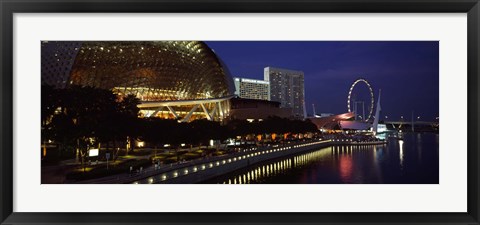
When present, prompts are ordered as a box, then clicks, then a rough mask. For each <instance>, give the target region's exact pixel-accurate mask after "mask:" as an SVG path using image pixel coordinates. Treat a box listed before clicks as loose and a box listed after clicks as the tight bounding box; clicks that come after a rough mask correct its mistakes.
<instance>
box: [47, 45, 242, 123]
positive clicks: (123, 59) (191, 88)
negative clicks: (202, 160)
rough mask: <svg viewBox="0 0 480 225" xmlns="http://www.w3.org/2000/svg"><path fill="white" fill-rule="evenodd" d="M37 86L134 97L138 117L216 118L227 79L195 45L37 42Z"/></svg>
mask: <svg viewBox="0 0 480 225" xmlns="http://www.w3.org/2000/svg"><path fill="white" fill-rule="evenodd" d="M42 84H49V85H53V86H55V87H57V88H65V87H68V86H71V85H79V86H90V87H95V88H102V89H108V90H112V91H114V92H115V93H117V94H118V95H119V96H120V97H122V96H126V95H134V96H136V97H137V98H138V99H140V101H141V104H140V105H139V108H141V109H142V111H141V114H142V115H144V116H159V117H162V118H176V119H179V120H181V121H191V120H193V119H199V118H207V119H210V120H222V119H223V118H225V117H226V116H227V115H228V112H229V110H230V105H229V101H228V100H229V99H230V98H231V97H233V94H234V91H235V90H234V89H235V86H234V84H233V79H232V77H231V75H230V72H229V71H228V68H227V67H226V66H225V65H224V63H223V62H222V61H221V59H220V58H219V57H217V55H216V54H215V53H214V52H213V50H212V49H210V48H209V47H208V46H207V45H206V44H205V43H204V42H200V41H86V42H64V41H53V42H49V41H43V42H42Z"/></svg>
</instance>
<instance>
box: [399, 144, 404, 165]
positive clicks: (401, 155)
mask: <svg viewBox="0 0 480 225" xmlns="http://www.w3.org/2000/svg"><path fill="white" fill-rule="evenodd" d="M398 145H399V147H400V151H399V153H400V167H401V168H403V140H398Z"/></svg>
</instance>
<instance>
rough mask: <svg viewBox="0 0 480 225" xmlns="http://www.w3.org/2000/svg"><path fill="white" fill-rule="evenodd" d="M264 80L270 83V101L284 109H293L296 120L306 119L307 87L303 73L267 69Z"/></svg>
mask: <svg viewBox="0 0 480 225" xmlns="http://www.w3.org/2000/svg"><path fill="white" fill-rule="evenodd" d="M264 79H265V80H266V81H269V82H270V100H271V101H277V102H280V107H282V108H287V107H288V108H292V113H293V115H294V117H296V118H302V119H303V118H305V115H306V112H305V87H304V78H303V71H295V70H288V69H280V68H273V67H266V68H265V69H264Z"/></svg>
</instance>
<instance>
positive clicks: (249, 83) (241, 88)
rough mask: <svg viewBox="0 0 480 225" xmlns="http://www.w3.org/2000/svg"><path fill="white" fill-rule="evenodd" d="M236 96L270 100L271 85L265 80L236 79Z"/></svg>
mask: <svg viewBox="0 0 480 225" xmlns="http://www.w3.org/2000/svg"><path fill="white" fill-rule="evenodd" d="M233 80H234V83H235V95H237V96H238V97H240V98H248V99H258V100H270V84H269V82H268V81H264V80H254V79H247V78H239V77H235V78H234V79H233Z"/></svg>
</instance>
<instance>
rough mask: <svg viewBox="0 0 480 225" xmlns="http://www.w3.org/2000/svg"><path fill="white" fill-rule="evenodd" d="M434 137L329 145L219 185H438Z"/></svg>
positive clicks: (229, 177) (237, 175)
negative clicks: (368, 144)
mask: <svg viewBox="0 0 480 225" xmlns="http://www.w3.org/2000/svg"><path fill="white" fill-rule="evenodd" d="M438 176H439V174H438V134H420V135H419V134H411V135H408V134H406V135H405V137H404V139H403V140H397V139H394V138H391V139H389V142H388V144H386V145H375V146H367V145H358V146H333V147H328V148H323V149H319V150H317V151H313V152H308V153H305V154H301V155H296V156H290V157H286V158H282V159H279V160H276V161H270V162H268V163H263V164H256V165H252V166H250V167H249V168H247V169H243V170H241V171H236V172H234V173H231V174H228V175H226V176H223V177H219V178H217V179H215V180H212V181H210V182H212V183H220V184H222V183H223V184H257V183H267V184H268V183H272V184H295V183H299V184H322V183H323V184H337V183H391V184H395V183H434V184H435V183H438Z"/></svg>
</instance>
